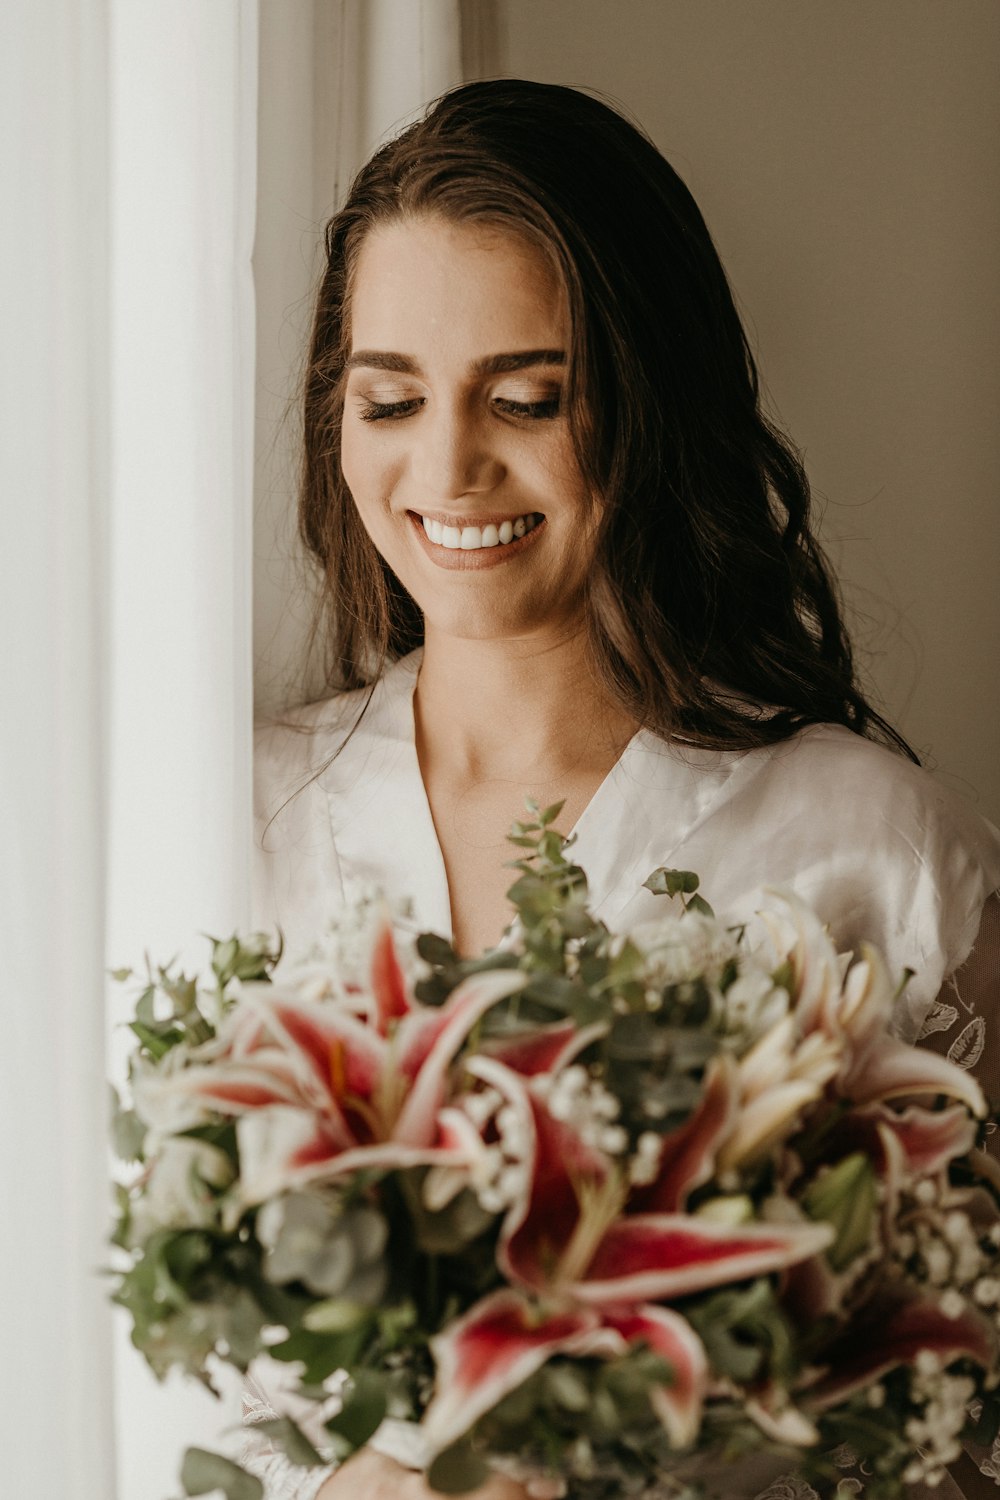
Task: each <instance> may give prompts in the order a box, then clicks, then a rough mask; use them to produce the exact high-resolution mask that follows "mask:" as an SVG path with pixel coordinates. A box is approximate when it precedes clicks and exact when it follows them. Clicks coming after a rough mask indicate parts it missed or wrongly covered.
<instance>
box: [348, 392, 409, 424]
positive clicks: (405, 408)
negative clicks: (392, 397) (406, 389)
mask: <svg viewBox="0 0 1000 1500" xmlns="http://www.w3.org/2000/svg"><path fill="white" fill-rule="evenodd" d="M420 404H421V401H420V397H419V396H413V397H411V398H410V399H409V400H407V401H370V400H369V399H368V398H367V397H364V398H363V399H362V401H361V411H360V416H361V420H362V422H385V421H390V422H391V421H398V420H399V418H400V417H409V416H412V414H413V413H414V412H415V411H416V410H417V408H418V407H419V406H420Z"/></svg>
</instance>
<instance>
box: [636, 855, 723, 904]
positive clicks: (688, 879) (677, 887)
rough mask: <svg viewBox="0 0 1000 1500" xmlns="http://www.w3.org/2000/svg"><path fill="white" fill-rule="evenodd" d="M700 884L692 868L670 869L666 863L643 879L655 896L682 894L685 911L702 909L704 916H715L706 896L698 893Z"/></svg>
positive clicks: (646, 887)
mask: <svg viewBox="0 0 1000 1500" xmlns="http://www.w3.org/2000/svg"><path fill="white" fill-rule="evenodd" d="M700 884H701V882H700V881H699V879H698V877H697V875H695V874H694V872H693V871H692V870H670V869H668V868H667V866H666V865H660V866H659V868H658V869H656V870H654V871H653V873H652V875H650V876H649V877H648V879H646V880H644V881H643V886H644V887H645V889H646V890H647V891H652V893H653V895H654V896H670V897H674V896H680V898H681V905H682V906H683V908H684V910H685V911H700V912H701V913H702V915H703V916H706V917H714V915H715V913H714V911H713V910H712V908H711V907H710V906H709V904H708V902H707V901H706V900H705V898H704V896H701V895H698V894H697V892H698V886H699V885H700Z"/></svg>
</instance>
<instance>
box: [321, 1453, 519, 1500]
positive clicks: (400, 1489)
mask: <svg viewBox="0 0 1000 1500" xmlns="http://www.w3.org/2000/svg"><path fill="white" fill-rule="evenodd" d="M473 1494H474V1495H475V1497H476V1500H529V1497H528V1491H527V1490H526V1489H525V1488H524V1486H523V1485H520V1484H516V1483H515V1482H514V1480H513V1479H506V1478H504V1477H503V1475H501V1474H497V1475H495V1476H494V1478H492V1479H489V1480H487V1482H486V1483H485V1484H484V1485H483V1486H482V1488H481V1489H478V1490H474V1491H473ZM436 1497H437V1500H439V1496H438V1492H437V1491H436V1490H432V1489H429V1488H428V1486H427V1483H426V1481H425V1479H424V1476H423V1474H418V1473H417V1472H416V1471H415V1470H413V1469H404V1468H403V1467H402V1465H401V1464H398V1463H396V1461H395V1459H392V1458H386V1457H385V1455H384V1454H382V1453H376V1452H375V1450H374V1449H373V1448H362V1449H361V1451H360V1453H355V1454H354V1456H353V1458H350V1459H348V1461H347V1463H346V1464H344V1466H343V1468H342V1469H338V1470H337V1472H336V1474H331V1475H330V1478H329V1479H328V1480H327V1481H326V1483H325V1484H324V1485H323V1486H322V1487H321V1489H320V1491H319V1494H318V1495H317V1496H316V1500H436Z"/></svg>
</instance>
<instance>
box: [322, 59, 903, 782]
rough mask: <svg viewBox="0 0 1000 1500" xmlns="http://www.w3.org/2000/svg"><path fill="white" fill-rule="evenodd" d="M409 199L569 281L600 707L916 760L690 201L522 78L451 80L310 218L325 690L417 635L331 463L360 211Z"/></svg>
mask: <svg viewBox="0 0 1000 1500" xmlns="http://www.w3.org/2000/svg"><path fill="white" fill-rule="evenodd" d="M418 214H436V215H440V216H443V217H445V218H448V219H451V220H458V221H478V222H488V223H491V224H494V225H499V226H502V227H504V228H505V229H507V230H508V231H510V232H513V233H516V234H518V235H520V236H522V237H524V238H526V239H528V240H529V241H530V242H532V243H533V244H535V245H537V246H538V247H539V248H540V249H541V250H542V252H543V253H544V254H545V255H546V256H547V257H548V258H549V260H550V262H551V263H552V264H553V266H554V267H555V269H556V271H557V273H558V276H559V277H560V279H561V281H562V283H563V285H564V287H565V289H566V293H567V296H568V301H569V309H570V321H571V329H572V334H571V348H570V351H569V362H568V378H569V388H568V392H567V400H568V411H569V418H570V421H571V424H572V431H573V435H574V441H575V444H576V448H577V453H578V457H579V461H580V464H581V467H582V469H583V472H584V474H585V476H586V478H587V480H588V481H589V483H590V485H591V487H592V491H593V493H594V494H596V495H597V496H599V497H600V526H599V536H598V543H597V553H596V560H595V564H594V567H593V569H592V571H591V575H590V579H589V585H588V593H587V601H586V608H587V626H588V632H589V642H590V648H591V653H592V658H593V661H594V664H595V668H596V670H597V672H598V673H599V676H600V677H601V679H602V680H603V681H604V683H605V685H606V686H607V688H608V690H609V692H610V693H611V695H612V696H613V698H614V699H615V701H616V702H618V703H619V704H620V705H621V707H622V708H623V709H625V710H626V711H627V712H628V713H629V714H631V716H632V717H633V718H635V719H636V720H637V721H639V722H640V723H641V724H642V725H643V726H644V727H646V728H648V729H651V730H653V731H654V732H656V733H658V734H660V735H662V736H663V737H665V738H668V737H676V738H681V739H684V740H687V741H689V742H693V743H696V744H701V745H706V746H721V747H726V748H739V747H742V748H746V747H750V746H753V745H760V744H766V743H770V742H773V741H775V740H780V739H783V738H785V737H786V736H788V735H789V734H791V733H793V732H794V730H795V729H796V728H798V727H799V726H801V725H803V724H806V723H811V722H817V721H826V722H836V723H841V724H846V725H848V726H849V727H850V728H851V729H854V730H856V731H857V732H859V733H861V734H866V735H869V736H870V737H873V738H879V739H883V740H885V741H887V742H890V743H892V744H894V745H896V746H898V747H899V748H901V749H903V750H906V751H907V753H909V754H911V755H912V751H909V749H908V747H907V746H906V745H905V742H904V741H903V740H902V739H901V738H900V737H899V735H898V734H897V733H896V732H895V731H894V730H893V729H892V728H891V727H890V726H889V725H888V724H887V723H886V721H885V720H884V719H883V718H882V717H881V716H880V715H879V714H878V713H877V712H876V711H875V710H874V709H873V708H872V707H871V705H870V704H869V703H868V702H867V701H866V699H865V697H864V695H863V694H862V692H861V690H860V687H859V685H858V682H857V677H856V672H855V667H854V662H853V658H852V653H851V646H850V642H849V640H848V637H847V633H846V630H845V627H844V623H843V619H842V616H841V609H840V605H839V602H838V598H837V591H836V587H835V585H834V583H833V580H832V578H831V575H830V572H829V570H828V567H827V565H826V563H825V560H824V558H823V555H822V552H821V550H820V548H819V545H818V544H817V542H816V539H815V538H814V537H813V535H812V533H811V531H810V528H809V486H808V482H807V480H806V476H805V473H804V471H803V468H802V465H801V463H800V461H799V459H798V456H797V455H796V453H795V452H794V451H793V449H792V448H791V447H790V446H789V444H788V442H787V441H786V439H785V438H784V437H783V436H782V434H781V433H780V432H779V431H778V430H777V429H776V428H775V427H774V426H773V425H772V423H771V422H770V421H769V420H768V419H767V417H766V416H765V415H764V414H763V412H762V410H761V404H760V397H759V385H758V377H757V369H756V366H755V364H754V360H753V356H752V354H751V351H750V348H749V345H748V343H747V339H746V335H745V334H744V331H743V327H742V325H741V323H740V319H739V316H738V314H737V311H736V308H735V306H734V303H733V297H732V293H731V291H730V288H729V284H728V282H727V280H726V275H725V272H724V271H723V269H722V265H721V263H720V261H719V257H718V254H717V252H716V250H715V246H714V245H713V243H712V240H711V237H710V235H709V233H708V230H707V228H706V227H705V223H704V220H703V219H702V217H701V214H700V212H699V210H698V207H697V205H696V204H695V202H694V199H693V198H692V197H691V194H690V193H689V192H688V190H687V188H686V187H685V185H684V183H683V182H682V181H681V179H680V178H679V177H678V176H677V174H676V172H675V171H674V170H673V168H672V167H671V166H670V165H669V163H668V162H667V161H666V160H665V159H664V157H663V156H661V154H660V153H659V151H658V150H657V149H656V147H655V146H654V145H653V144H652V142H651V141H649V140H648V139H647V138H646V137H645V136H644V135H643V134H642V133H641V132H640V131H639V130H638V129H637V128H636V127H635V126H633V125H632V124H630V123H629V122H628V121H627V120H625V119H624V118H623V117H622V116H621V115H619V114H618V113H616V111H615V110H613V109H611V108H609V107H608V106H607V105H606V104H604V103H602V102H600V101H599V100H598V99H595V98H592V97H591V96H590V95H588V94H584V93H580V92H579V91H577V90H575V89H570V88H563V87H559V86H556V85H553V84H542V83H530V82H525V81H523V80H519V79H498V80H493V81H487V82H479V83H470V84H467V85H465V86H463V87H461V88H457V89H455V90H453V91H452V92H450V93H448V94H446V95H444V97H443V98H441V99H440V100H438V102H437V103H436V104H434V105H433V106H432V107H431V109H430V110H429V111H428V113H427V114H426V116H425V117H424V118H423V119H422V120H421V121H419V122H418V123H417V124H415V125H412V126H411V127H410V128H409V129H408V130H406V131H405V132H404V133H403V134H402V135H400V136H399V137H398V138H397V139H395V140H393V141H391V142H390V143H389V144H388V145H386V146H383V147H382V148H381V149H380V150H379V151H377V152H376V154H375V155H374V156H373V157H372V159H371V161H369V162H368V164H367V165H366V166H365V167H364V168H363V169H362V170H361V172H360V173H359V174H358V176H357V178H356V179H355V181H354V183H353V186H352V187H351V190H350V193H349V194H348V197H347V201H346V203H345V205H344V207H343V208H342V209H341V211H340V212H339V213H337V214H336V215H335V216H334V217H333V219H331V221H330V223H329V225H328V227H327V234H326V248H327V268H326V272H325V274H324V276H323V280H322V284H321V287H320V291H319V298H318V303H317V309H316V319H315V325H314V331H313V338H312V345H311V350H310V355H309V362H308V369H307V376H306V385H305V413H304V416H305V459H304V474H303V486H302V500H301V509H300V525H301V530H302V535H303V538H304V540H305V543H306V546H307V547H308V549H309V550H310V552H311V553H312V555H313V556H314V558H315V559H316V561H317V562H318V564H319V566H320V568H321V569H322V572H323V578H324V599H325V605H326V608H327V614H328V642H329V647H330V656H329V663H328V684H329V686H331V687H333V688H351V687H358V686H363V685H366V684H370V683H371V682H372V681H374V680H375V678H376V677H377V676H378V675H379V674H380V673H381V671H382V670H383V668H384V666H385V664H386V662H387V661H388V660H391V659H394V658H396V657H398V656H400V655H403V654H405V653H406V652H408V651H410V650H412V649H413V648H414V647H415V646H417V645H419V644H420V642H421V640H422V638H423V621H422V617H421V614H420V611H419V610H418V608H417V606H416V604H415V603H414V601H413V600H412V599H411V597H410V596H409V594H408V593H407V592H406V590H405V589H404V588H403V586H402V585H401V584H400V583H399V581H398V579H396V578H395V576H394V575H393V574H392V572H391V571H390V570H389V568H388V567H387V566H386V564H385V563H384V561H383V560H382V558H381V557H380V556H379V554H378V552H377V551H376V550H375V547H374V546H373V544H372V543H371V541H370V540H369V537H368V535H367V533H366V532H365V530H364V528H363V526H362V524H361V522H360V520H359V518H358V515H357V511H356V509H355V506H354V503H353V501H352V499H351V496H350V493H349V491H348V489H347V486H346V484H345V482H344V479H343V475H342V473H341V468H340V427H341V420H342V413H343V385H344V365H345V360H346V358H347V355H348V353H349V344H350V328H349V313H350V292H351V279H352V274H353V269H354V266H355V263H356V260H357V254H358V249H359V247H360V244H361V242H362V240H363V239H364V237H365V235H366V234H368V233H369V231H370V230H371V229H372V228H373V227H375V226H376V225H378V224H382V223H385V222H386V221H391V220H394V219H399V218H400V217H403V216H410V215H418ZM914 758H915V757H914Z"/></svg>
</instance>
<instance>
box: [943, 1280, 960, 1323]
mask: <svg viewBox="0 0 1000 1500" xmlns="http://www.w3.org/2000/svg"><path fill="white" fill-rule="evenodd" d="M939 1306H940V1308H941V1311H942V1312H943V1313H944V1315H945V1317H946V1318H960V1317H961V1316H962V1314H963V1313H964V1311H965V1298H964V1297H963V1296H962V1294H961V1292H960V1291H958V1290H957V1288H955V1287H953V1286H950V1287H949V1288H948V1290H947V1291H946V1292H945V1293H944V1295H943V1296H942V1298H941V1301H940V1304H939Z"/></svg>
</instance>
